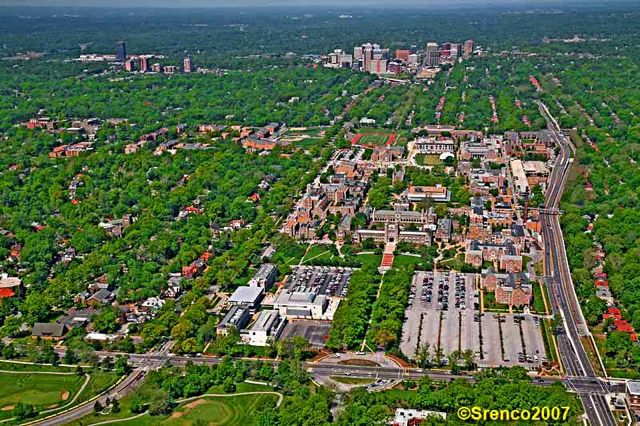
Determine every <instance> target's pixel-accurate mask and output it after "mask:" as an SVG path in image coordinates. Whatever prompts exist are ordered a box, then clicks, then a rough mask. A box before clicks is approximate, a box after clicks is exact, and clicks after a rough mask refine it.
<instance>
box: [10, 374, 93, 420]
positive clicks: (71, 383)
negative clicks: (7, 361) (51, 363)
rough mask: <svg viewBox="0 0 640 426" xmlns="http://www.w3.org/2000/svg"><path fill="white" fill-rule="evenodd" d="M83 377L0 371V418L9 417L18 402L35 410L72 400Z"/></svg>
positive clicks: (56, 405)
mask: <svg viewBox="0 0 640 426" xmlns="http://www.w3.org/2000/svg"><path fill="white" fill-rule="evenodd" d="M84 380H85V378H84V376H80V375H77V374H70V375H56V374H29V373H0V419H6V418H9V417H11V408H12V407H13V406H14V405H16V404H18V403H23V404H29V405H33V406H34V407H36V410H38V411H40V410H44V409H47V408H56V407H58V406H62V405H64V404H65V403H66V402H67V401H70V400H71V399H73V397H74V396H75V395H76V394H77V393H78V390H79V389H80V387H81V386H82V384H83V383H84Z"/></svg>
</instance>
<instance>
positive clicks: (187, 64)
mask: <svg viewBox="0 0 640 426" xmlns="http://www.w3.org/2000/svg"><path fill="white" fill-rule="evenodd" d="M183 65H184V72H185V73H190V72H191V67H192V63H191V57H190V56H187V57H186V58H184V63H183Z"/></svg>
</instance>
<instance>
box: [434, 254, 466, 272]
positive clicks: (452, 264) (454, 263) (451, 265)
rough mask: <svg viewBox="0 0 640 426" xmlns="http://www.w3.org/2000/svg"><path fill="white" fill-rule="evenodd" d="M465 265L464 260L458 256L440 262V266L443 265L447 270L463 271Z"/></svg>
mask: <svg viewBox="0 0 640 426" xmlns="http://www.w3.org/2000/svg"><path fill="white" fill-rule="evenodd" d="M463 266H464V262H463V261H462V260H460V259H458V258H457V257H452V258H450V259H444V260H441V261H440V262H438V267H442V268H443V269H445V270H452V271H461V270H462V267H463Z"/></svg>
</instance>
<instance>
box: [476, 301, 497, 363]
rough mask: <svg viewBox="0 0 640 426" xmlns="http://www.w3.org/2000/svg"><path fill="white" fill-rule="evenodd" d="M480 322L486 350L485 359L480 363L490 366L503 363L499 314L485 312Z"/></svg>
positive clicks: (483, 344)
mask: <svg viewBox="0 0 640 426" xmlns="http://www.w3.org/2000/svg"><path fill="white" fill-rule="evenodd" d="M480 324H481V325H482V349H483V351H484V359H483V360H482V362H481V363H479V364H480V365H485V366H489V367H492V366H499V365H502V363H503V361H502V350H501V348H500V329H499V324H498V315H497V314H495V313H490V312H485V314H484V315H483V316H482V318H481V322H480Z"/></svg>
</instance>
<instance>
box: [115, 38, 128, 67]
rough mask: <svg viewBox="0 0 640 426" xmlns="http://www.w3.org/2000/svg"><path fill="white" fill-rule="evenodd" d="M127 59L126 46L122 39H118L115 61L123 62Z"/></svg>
mask: <svg viewBox="0 0 640 426" xmlns="http://www.w3.org/2000/svg"><path fill="white" fill-rule="evenodd" d="M126 59H127V48H126V46H125V44H124V41H119V42H118V44H116V61H118V62H124V61H125V60H126Z"/></svg>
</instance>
